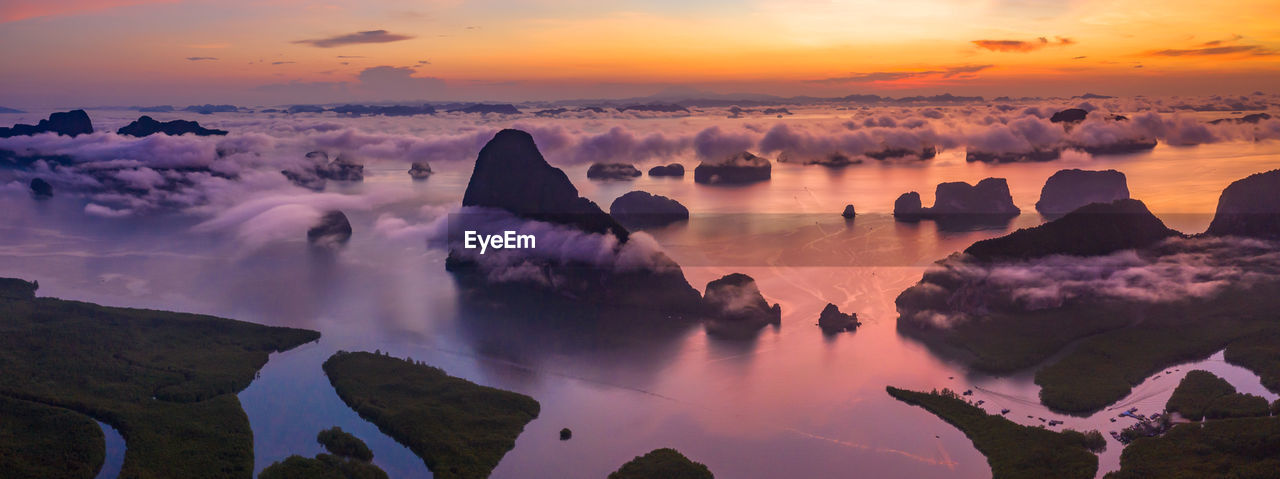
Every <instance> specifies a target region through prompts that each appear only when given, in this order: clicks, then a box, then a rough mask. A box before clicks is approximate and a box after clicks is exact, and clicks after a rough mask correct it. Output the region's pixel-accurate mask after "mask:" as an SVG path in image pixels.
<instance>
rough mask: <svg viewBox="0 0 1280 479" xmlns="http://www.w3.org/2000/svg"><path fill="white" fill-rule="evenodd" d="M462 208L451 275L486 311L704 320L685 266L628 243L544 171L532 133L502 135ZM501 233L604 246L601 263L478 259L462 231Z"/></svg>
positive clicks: (514, 253)
mask: <svg viewBox="0 0 1280 479" xmlns="http://www.w3.org/2000/svg"><path fill="white" fill-rule="evenodd" d="M462 206H463V212H462V214H460V215H458V220H457V221H456V222H457V223H460V224H458V225H455V226H454V227H452V228H451V232H450V237H451V243H450V244H451V246H450V251H449V257H448V260H447V261H446V269H448V270H449V271H450V272H452V273H453V274H454V276H455V278H457V279H458V280H459V283H460V284H461V286H462V287H463V290H464V293H466V294H468V295H480V296H486V297H489V298H491V299H492V300H493V301H490V302H488V304H493V305H499V304H506V305H511V304H513V303H520V302H522V301H523V300H530V301H537V302H538V303H539V304H543V305H544V306H546V305H549V304H556V303H560V304H562V305H564V306H565V307H568V308H570V309H573V310H575V311H579V312H582V311H584V308H586V309H598V308H625V310H626V311H625V312H626V313H627V314H652V313H660V315H661V316H663V317H687V318H691V319H692V318H696V317H699V316H700V314H701V312H702V300H701V295H699V294H698V291H697V290H695V289H693V287H691V286H690V285H689V283H688V281H687V280H685V278H684V273H683V272H682V271H681V270H680V267H679V265H677V264H676V263H675V262H674V261H672V260H671V259H670V258H668V257H667V256H666V255H665V254H663V253H662V252H661V251H660V250H658V249H656V247H655V246H654V245H652V243H649V242H633V241H631V233H630V231H628V230H627V228H626V227H624V226H623V225H622V224H621V223H619V222H618V221H617V220H615V219H614V218H613V217H612V216H610V215H609V214H607V213H605V212H604V211H602V210H601V209H600V207H599V206H597V205H596V204H595V203H594V202H592V201H591V200H588V199H586V198H582V197H580V196H578V190H577V188H575V187H574V186H573V183H571V182H570V181H569V178H568V176H566V175H565V173H564V172H563V171H561V170H560V169H558V168H555V167H553V166H551V165H549V164H547V162H546V160H545V159H543V157H542V154H541V153H539V152H538V148H537V145H536V144H535V143H534V141H533V137H532V136H530V135H529V134H528V133H525V132H523V131H519V130H503V131H501V132H499V133H498V134H497V135H495V136H494V137H493V139H492V140H490V141H489V142H488V143H487V144H486V145H485V146H484V148H483V149H481V151H480V155H479V158H478V159H477V160H476V166H475V170H474V171H473V173H472V175H471V180H470V181H469V182H468V184H467V188H466V192H465V193H464V195H463V199H462ZM494 224H499V225H503V226H502V228H505V229H531V228H532V229H536V230H539V231H543V234H542V237H541V238H539V241H540V242H542V243H540V244H547V243H546V242H549V241H561V240H562V239H565V238H575V239H577V240H589V241H595V242H599V244H600V245H601V250H600V251H601V252H603V254H602V255H600V256H597V257H595V258H592V259H590V260H588V259H572V258H570V259H565V258H564V257H561V256H560V255H558V254H555V253H554V250H551V249H549V250H547V251H548V252H545V253H544V252H543V251H540V250H539V249H537V248H535V249H532V250H503V251H502V252H501V254H486V255H480V254H477V252H476V250H469V249H465V248H463V247H462V244H461V241H460V236H461V231H462V230H466V229H470V230H476V229H483V227H484V226H486V225H494ZM455 234H456V236H455ZM531 268H532V269H531ZM531 271H536V272H537V273H536V274H532V275H531V274H529V272H531ZM499 298H501V299H499ZM522 298H523V299H522ZM535 298H539V299H535ZM646 312H647V313H646Z"/></svg>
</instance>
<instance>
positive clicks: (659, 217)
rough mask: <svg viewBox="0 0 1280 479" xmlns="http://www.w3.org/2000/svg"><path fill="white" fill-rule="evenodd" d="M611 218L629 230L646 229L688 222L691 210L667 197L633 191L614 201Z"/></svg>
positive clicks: (610, 210)
mask: <svg viewBox="0 0 1280 479" xmlns="http://www.w3.org/2000/svg"><path fill="white" fill-rule="evenodd" d="M609 216H612V217H613V218H614V219H616V220H618V222H619V223H622V224H623V225H625V226H626V227H628V228H646V227H651V226H664V225H668V224H671V223H674V222H677V221H683V220H687V219H689V209H688V208H685V207H684V205H682V204H680V202H679V201H676V200H673V199H671V198H667V197H665V196H659V195H652V194H649V193H646V192H644V191H632V192H630V193H627V194H625V195H622V196H619V197H618V199H616V200H613V204H611V205H609Z"/></svg>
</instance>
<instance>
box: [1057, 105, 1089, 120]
mask: <svg viewBox="0 0 1280 479" xmlns="http://www.w3.org/2000/svg"><path fill="white" fill-rule="evenodd" d="M1087 116H1089V112H1088V111H1085V110H1081V109H1079V108H1068V109H1066V110H1062V111H1060V112H1057V113H1054V114H1053V116H1052V117H1050V118H1049V121H1050V122H1053V123H1080V122H1082V121H1084V119H1085V117H1087Z"/></svg>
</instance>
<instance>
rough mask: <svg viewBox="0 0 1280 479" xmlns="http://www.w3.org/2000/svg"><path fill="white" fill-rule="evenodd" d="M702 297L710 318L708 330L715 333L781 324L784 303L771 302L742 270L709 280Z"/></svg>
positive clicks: (745, 332)
mask: <svg viewBox="0 0 1280 479" xmlns="http://www.w3.org/2000/svg"><path fill="white" fill-rule="evenodd" d="M703 301H704V303H705V304H706V308H707V315H708V317H709V320H710V322H709V323H707V331H708V332H710V333H713V334H718V335H724V336H742V335H749V334H754V333H755V332H756V331H758V330H760V328H762V327H764V326H766V325H769V324H773V325H781V324H782V307H781V306H779V305H777V304H774V305H773V306H769V303H768V302H767V301H765V300H764V296H763V295H761V294H760V288H758V287H756V280H755V279H752V278H751V277H750V276H747V275H745V274H742V273H733V274H729V275H726V276H724V277H722V278H720V279H717V280H715V281H712V282H710V283H707V289H706V292H705V293H704V294H703Z"/></svg>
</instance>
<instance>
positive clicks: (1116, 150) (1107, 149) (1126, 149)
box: [1073, 138, 1159, 156]
mask: <svg viewBox="0 0 1280 479" xmlns="http://www.w3.org/2000/svg"><path fill="white" fill-rule="evenodd" d="M1158 143H1159V142H1157V141H1156V140H1155V139H1154V138H1126V139H1123V140H1117V141H1115V142H1112V143H1104V144H1101V145H1077V146H1074V147H1073V148H1075V149H1078V150H1084V151H1085V152H1086V153H1089V154H1090V155H1095V156H1102V155H1124V154H1129V153H1139V152H1143V151H1149V150H1152V149H1155V147H1156V145H1157V144H1158Z"/></svg>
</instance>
